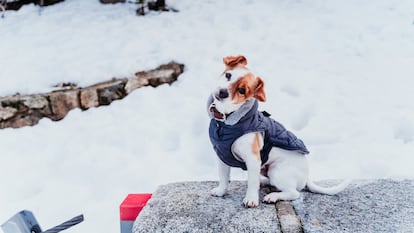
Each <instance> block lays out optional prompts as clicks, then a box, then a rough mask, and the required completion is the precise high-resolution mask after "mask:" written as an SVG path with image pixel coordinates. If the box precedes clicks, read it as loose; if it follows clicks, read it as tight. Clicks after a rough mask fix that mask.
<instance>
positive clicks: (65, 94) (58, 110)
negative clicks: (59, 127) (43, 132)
mask: <svg viewBox="0 0 414 233" xmlns="http://www.w3.org/2000/svg"><path fill="white" fill-rule="evenodd" d="M48 95H49V99H50V106H51V107H52V115H51V116H50V118H51V119H52V120H55V121H57V120H61V119H63V118H64V117H65V116H66V115H67V114H68V112H69V111H70V110H72V109H74V108H79V107H80V103H79V98H78V95H79V90H64V91H57V92H51V93H49V94H48Z"/></svg>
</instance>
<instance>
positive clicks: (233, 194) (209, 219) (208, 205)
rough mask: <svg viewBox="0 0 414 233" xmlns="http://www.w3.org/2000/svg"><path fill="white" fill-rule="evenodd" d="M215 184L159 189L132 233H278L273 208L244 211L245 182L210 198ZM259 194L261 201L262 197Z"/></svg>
mask: <svg viewBox="0 0 414 233" xmlns="http://www.w3.org/2000/svg"><path fill="white" fill-rule="evenodd" d="M217 184H218V183H217V182H212V181H205V182H184V183H173V184H168V185H163V186H160V187H159V188H158V189H157V190H156V191H155V193H153V196H152V198H151V199H150V200H149V201H148V203H147V205H146V206H145V207H144V209H143V210H142V211H141V213H140V215H139V216H138V217H137V219H136V221H135V223H134V227H133V230H132V232H134V233H143V232H145V233H146V232H177V233H180V232H188V233H191V232H197V233H205V232H240V233H243V232H246V233H247V232H276V233H277V232H281V231H280V229H279V221H278V220H277V216H276V210H275V205H273V204H263V203H261V204H260V206H259V207H258V208H250V209H248V208H245V207H244V206H243V205H242V200H243V198H244V195H245V192H246V182H244V181H231V183H230V185H229V191H228V194H227V195H225V196H224V197H214V196H211V195H210V190H211V189H212V188H214V187H216V186H217ZM264 194H265V193H264V191H263V190H262V191H261V197H260V198H261V199H262V198H263V196H264Z"/></svg>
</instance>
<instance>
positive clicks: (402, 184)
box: [292, 180, 414, 233]
mask: <svg viewBox="0 0 414 233" xmlns="http://www.w3.org/2000/svg"><path fill="white" fill-rule="evenodd" d="M334 183H335V182H334V181H324V182H319V183H318V184H320V185H328V186H329V185H332V184H334ZM292 204H293V206H294V207H295V210H296V213H297V214H298V215H299V217H300V218H301V219H302V224H303V227H304V231H305V232H312V233H314V232H323V233H329V232H364V233H367V232H384V233H385V232H387V233H389V232H396V233H397V232H398V233H401V232H403V233H404V232H407V233H408V232H409V233H413V232H414V181H412V180H402V181H395V180H367V181H355V182H354V183H353V184H351V185H350V186H349V187H348V188H347V189H345V190H344V191H343V192H341V193H339V194H337V195H334V196H328V195H320V194H315V193H309V192H302V194H301V198H300V199H299V200H295V201H292Z"/></svg>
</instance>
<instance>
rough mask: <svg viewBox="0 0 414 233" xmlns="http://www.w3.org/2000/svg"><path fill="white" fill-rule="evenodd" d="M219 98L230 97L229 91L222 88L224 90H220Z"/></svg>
mask: <svg viewBox="0 0 414 233" xmlns="http://www.w3.org/2000/svg"><path fill="white" fill-rule="evenodd" d="M218 97H219V98H220V99H225V98H227V97H229V92H228V91H227V89H226V88H222V89H220V90H219V93H218Z"/></svg>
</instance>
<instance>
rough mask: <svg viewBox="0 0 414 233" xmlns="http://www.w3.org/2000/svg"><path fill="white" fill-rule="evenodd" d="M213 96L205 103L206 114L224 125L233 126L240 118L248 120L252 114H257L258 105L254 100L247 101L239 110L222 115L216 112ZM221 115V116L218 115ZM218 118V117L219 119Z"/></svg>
mask: <svg viewBox="0 0 414 233" xmlns="http://www.w3.org/2000/svg"><path fill="white" fill-rule="evenodd" d="M213 101H214V99H213V96H210V97H209V99H208V101H207V112H208V114H209V116H210V118H211V119H215V120H217V121H221V122H224V124H226V125H235V124H237V122H239V121H240V120H242V118H249V117H250V116H251V115H252V114H253V113H255V112H257V108H258V103H257V100H255V99H248V100H247V101H246V102H245V103H244V104H243V105H242V106H241V107H240V108H239V109H237V110H236V111H234V112H232V113H230V114H223V113H220V112H218V111H217V109H215V107H214V103H213ZM220 114H221V115H220ZM219 116H220V117H219Z"/></svg>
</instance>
